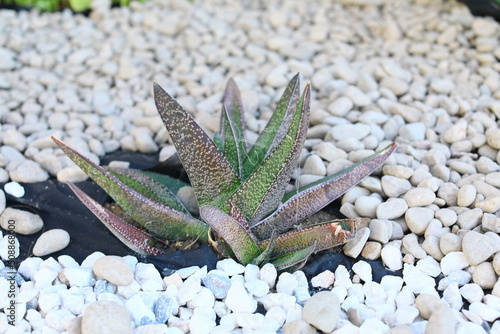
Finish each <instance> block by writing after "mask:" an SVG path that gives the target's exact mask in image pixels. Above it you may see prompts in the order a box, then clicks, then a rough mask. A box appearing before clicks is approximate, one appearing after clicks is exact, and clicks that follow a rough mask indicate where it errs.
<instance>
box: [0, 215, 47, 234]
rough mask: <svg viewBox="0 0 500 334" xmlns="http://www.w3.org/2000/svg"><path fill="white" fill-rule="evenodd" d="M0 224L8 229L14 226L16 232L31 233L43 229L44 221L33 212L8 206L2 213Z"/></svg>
mask: <svg viewBox="0 0 500 334" xmlns="http://www.w3.org/2000/svg"><path fill="white" fill-rule="evenodd" d="M0 226H1V227H2V228H3V229H4V230H7V231H8V230H10V229H12V228H13V230H14V232H16V233H19V234H23V235H30V234H34V233H36V232H38V231H40V230H41V229H42V227H43V221H42V218H40V216H39V215H35V214H33V213H31V212H28V211H23V210H18V209H14V208H6V209H5V210H4V211H3V213H2V214H1V215H0Z"/></svg>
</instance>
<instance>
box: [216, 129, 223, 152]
mask: <svg viewBox="0 0 500 334" xmlns="http://www.w3.org/2000/svg"><path fill="white" fill-rule="evenodd" d="M214 144H215V146H217V148H218V149H219V151H221V152H224V145H223V144H222V137H221V134H220V132H214Z"/></svg>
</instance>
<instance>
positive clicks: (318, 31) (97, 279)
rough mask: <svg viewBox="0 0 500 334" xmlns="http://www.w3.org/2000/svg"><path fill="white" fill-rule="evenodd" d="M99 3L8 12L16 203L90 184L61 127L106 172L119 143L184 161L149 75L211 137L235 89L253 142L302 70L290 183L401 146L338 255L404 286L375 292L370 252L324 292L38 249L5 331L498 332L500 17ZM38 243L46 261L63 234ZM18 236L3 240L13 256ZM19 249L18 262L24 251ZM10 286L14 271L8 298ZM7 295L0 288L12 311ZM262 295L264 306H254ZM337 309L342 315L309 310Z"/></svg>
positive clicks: (273, 280)
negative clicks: (82, 8)
mask: <svg viewBox="0 0 500 334" xmlns="http://www.w3.org/2000/svg"><path fill="white" fill-rule="evenodd" d="M93 6H94V9H95V10H94V11H93V12H92V14H91V16H90V17H84V16H81V15H76V16H74V15H72V14H71V13H69V12H63V13H55V14H40V13H37V12H35V11H33V12H20V13H15V12H11V11H6V10H2V11H0V120H1V127H0V181H1V182H8V181H12V182H9V183H7V184H6V185H5V187H4V191H5V192H6V193H8V194H11V195H13V196H16V197H22V196H23V195H24V189H23V188H22V186H21V185H19V183H18V182H21V183H23V182H38V181H43V180H46V179H48V178H49V177H56V178H57V179H58V180H59V181H81V180H83V179H85V178H86V176H85V175H84V174H83V173H82V172H81V171H79V170H78V169H77V168H75V166H74V165H73V164H72V163H71V162H70V161H69V160H68V159H67V158H66V157H65V156H64V154H63V153H62V152H61V151H60V150H59V149H56V148H55V145H54V143H53V142H52V141H51V140H50V138H49V136H50V135H55V136H57V137H58V138H60V139H62V140H64V141H65V142H67V143H68V144H70V145H71V146H73V147H75V148H76V149H78V150H79V151H81V152H82V153H83V154H85V155H86V156H88V157H89V158H90V159H91V160H93V161H95V162H99V160H100V158H101V157H102V156H103V155H105V154H106V153H109V152H112V151H115V150H118V149H123V150H130V151H138V152H143V153H151V152H161V153H160V157H161V159H166V158H167V157H169V156H170V155H172V153H173V147H172V145H171V144H170V143H169V141H168V140H169V139H168V134H167V133H166V131H165V130H164V129H163V126H162V124H161V120H160V118H159V116H158V114H157V112H156V109H155V107H154V103H153V98H152V91H151V87H152V86H151V85H152V82H153V81H156V82H158V83H159V84H160V85H162V86H163V87H164V88H165V89H166V90H167V91H168V92H169V93H171V94H172V95H173V96H175V97H176V98H177V99H178V101H179V102H180V104H181V105H182V106H184V108H186V109H187V110H188V111H189V112H191V113H193V114H194V115H195V117H196V119H197V121H199V122H200V123H201V124H202V125H203V127H204V128H205V129H206V130H207V131H208V132H210V133H212V132H214V131H216V130H217V128H218V112H219V110H220V98H221V94H222V92H223V90H224V87H225V84H226V82H227V80H228V78H230V77H232V78H234V79H235V80H236V82H237V83H238V85H239V86H240V88H241V92H242V98H243V102H244V105H245V106H246V107H247V109H246V110H247V118H248V127H249V129H250V130H251V131H252V133H250V134H249V137H250V138H255V133H257V132H258V131H260V130H261V129H262V128H263V125H264V124H265V121H266V119H268V118H269V117H270V113H271V108H272V107H273V106H274V104H275V103H276V102H277V100H278V98H279V97H280V95H281V92H282V90H283V89H284V87H285V85H286V83H287V82H288V80H289V79H290V78H291V77H292V76H293V75H294V74H295V73H296V72H300V73H301V75H302V78H303V79H305V80H310V81H311V84H312V102H311V130H310V132H309V134H308V139H307V141H306V149H305V150H304V152H303V155H302V157H303V158H304V159H302V161H301V164H300V166H299V168H298V169H297V172H296V173H295V174H294V175H296V176H299V175H300V176H299V177H297V183H298V184H299V185H302V184H307V183H309V182H314V181H315V180H317V179H318V178H319V177H321V176H323V175H329V174H332V173H336V172H338V171H340V170H342V169H343V168H346V167H348V166H350V165H351V164H352V163H353V162H356V161H359V160H360V159H362V158H363V157H365V156H367V155H368V154H370V153H371V152H373V151H374V150H376V149H378V148H380V147H383V146H385V145H386V144H388V143H389V142H390V141H396V142H398V144H399V147H398V150H397V152H396V153H395V154H393V155H392V156H391V157H390V158H389V159H388V161H387V162H386V163H385V165H384V166H383V168H380V169H379V170H378V171H377V172H376V173H375V174H374V175H372V176H371V177H369V178H367V179H366V180H364V181H363V182H362V183H361V184H360V185H358V186H357V187H354V188H353V189H351V190H350V191H349V192H348V193H347V194H346V195H345V196H344V197H343V199H342V206H341V209H340V211H341V212H342V213H344V214H345V215H347V216H349V217H354V216H364V217H370V218H374V219H373V220H372V222H371V223H370V225H369V226H368V227H364V228H361V229H360V230H359V231H358V233H357V235H356V237H355V238H354V239H353V240H351V241H350V242H348V243H347V244H346V245H345V246H344V247H343V249H342V251H343V252H344V253H345V254H346V255H348V256H351V257H354V258H357V257H358V256H360V255H361V256H363V257H365V258H366V259H370V260H372V259H373V260H375V259H379V260H380V261H382V262H383V264H384V265H385V266H386V267H388V268H389V269H391V270H400V269H402V271H403V278H402V279H401V278H397V277H394V276H385V277H384V278H383V279H382V281H381V282H380V283H377V282H373V281H372V272H371V267H370V265H369V264H368V262H365V261H364V260H361V259H360V260H359V261H358V262H357V263H356V265H355V266H354V268H353V272H351V273H349V272H348V271H347V270H346V268H345V267H343V266H339V267H337V268H324V269H325V272H324V273H321V274H320V275H318V276H317V277H315V278H313V279H312V280H311V284H312V286H314V287H320V288H322V289H326V290H331V293H329V295H321V294H316V295H314V296H313V297H311V293H310V292H311V291H312V290H309V289H308V285H307V281H306V279H305V276H304V275H303V273H302V272H300V271H298V272H296V273H294V274H281V275H280V276H278V275H277V273H276V270H275V269H274V267H272V266H271V265H266V266H264V267H263V268H261V269H260V270H259V269H258V268H256V267H254V266H247V267H243V266H241V265H238V264H237V263H235V262H234V261H231V260H223V261H221V262H219V264H218V266H217V270H213V271H210V272H208V273H207V270H206V268H185V269H182V270H180V271H179V272H178V273H175V274H173V275H171V276H169V277H164V278H162V277H161V276H160V274H159V273H158V272H157V271H156V269H155V268H153V267H152V266H151V265H146V264H141V263H137V259H135V258H134V257H132V256H128V257H124V258H123V259H122V258H111V259H110V260H109V261H110V262H111V263H115V262H116V263H119V264H117V265H116V266H115V265H113V266H110V265H106V262H104V264H103V263H99V262H98V261H100V259H102V258H103V257H104V255H103V254H99V253H95V254H93V255H91V256H89V258H87V260H85V261H84V262H83V263H82V264H78V263H76V262H75V261H74V260H73V259H71V258H69V257H65V256H61V257H59V258H58V259H57V260H56V259H53V258H48V259H47V260H41V259H39V258H37V257H32V258H29V259H28V260H26V261H24V262H23V263H22V264H21V265H20V266H19V273H20V274H21V275H22V276H23V278H24V280H20V281H19V282H17V283H16V285H18V286H19V287H18V288H16V289H17V290H16V293H17V302H18V304H17V306H18V308H17V314H18V319H17V325H16V326H17V327H16V329H13V328H12V326H10V325H9V324H8V323H7V317H6V313H0V333H3V332H6V331H8V332H9V333H18V332H22V331H27V332H33V333H58V332H63V331H67V332H79V330H80V328H82V329H83V332H84V333H85V332H87V333H88V332H95V331H96V328H102V327H99V326H107V325H110V324H113V326H117V327H113V328H111V329H110V330H111V331H113V332H120V333H152V332H155V333H156V332H164V333H188V332H191V333H229V332H230V333H253V332H259V333H275V332H277V331H280V328H282V329H281V332H282V333H314V332H315V329H314V328H316V329H320V330H324V331H327V332H329V331H331V330H332V328H335V329H336V330H339V332H342V333H358V332H359V331H361V332H363V331H366V330H368V329H369V330H376V331H377V332H381V333H387V332H389V331H391V332H414V333H424V332H434V333H438V332H454V331H455V332H457V333H485V332H488V331H490V332H491V333H494V332H498V331H500V320H498V319H499V318H500V283H499V282H500V281H499V279H498V277H499V275H500V255H499V254H500V252H499V251H500V237H499V236H498V233H500V190H499V187H500V166H499V163H500V153H499V150H500V127H499V122H498V119H500V75H499V72H500V44H499V37H500V28H499V24H498V23H496V22H495V21H493V20H492V19H490V18H475V17H473V16H471V15H470V13H469V12H468V10H467V9H466V7H464V6H463V5H461V4H459V3H456V2H453V1H452V2H450V1H430V0H413V1H410V0H408V1H402V2H390V1H387V2H385V1H382V0H339V1H336V2H332V1H319V2H304V1H298V0H292V1H278V2H272V3H268V2H266V1H261V2H252V3H251V4H246V5H244V4H243V3H241V2H234V3H228V2H226V1H218V0H210V1H201V2H200V1H198V2H194V3H191V2H188V1H185V0H175V1H170V2H165V1H160V0H157V1H154V0H153V1H150V2H147V3H144V4H138V3H132V4H131V7H130V8H117V9H109V3H108V1H107V0H95V1H94V4H93ZM243 6H246V7H243ZM186 192H188V190H186ZM3 195H4V193H3V191H1V190H0V213H2V212H3V213H2V215H1V217H0V219H1V221H2V228H4V229H8V226H6V225H8V216H9V215H11V214H13V211H12V210H13V209H12V208H7V209H6V210H5V211H4V207H5V200H4V196H3ZM194 209H195V208H193V210H194ZM15 214H21V215H25V217H24V216H23V218H22V220H23V222H26V224H23V226H22V228H23V231H18V233H26V231H28V233H33V231H38V230H40V229H41V228H42V226H41V224H40V221H39V220H38V219H37V217H36V216H33V215H32V214H31V213H22V212H21V213H15ZM16 219H17V218H16ZM19 219H21V218H19ZM30 222H31V223H32V224H31V225H30ZM16 227H18V226H17V225H16ZM18 228H20V227H18ZM29 231H31V232H29ZM49 232H50V231H49ZM61 233H62V232H61ZM70 237H71V236H70ZM43 239H44V238H41V240H39V242H40V243H41V245H39V244H37V245H38V247H37V252H38V251H39V250H40V249H43V250H44V251H43V252H42V253H44V252H46V250H47V247H49V251H50V247H52V249H53V250H54V249H60V247H64V244H65V243H66V242H67V240H68V238H67V236H66V235H64V236H63V235H62V234H60V235H59V239H60V242H61V243H60V244H59V245H54V244H50V241H49V244H48V245H47V244H45V245H44V244H43ZM8 244H9V235H8V233H7V231H6V230H3V235H2V239H1V240H0V255H1V256H2V259H3V260H7V259H8V251H7V245H8ZM14 248H15V254H18V251H19V244H18V243H16V242H14ZM40 254H41V253H40ZM105 258H106V259H107V258H108V257H105ZM98 259H99V260H98ZM113 261H114V262H113ZM111 267H113V270H115V271H113V270H112V269H111ZM3 270H6V269H3ZM116 270H119V272H116ZM3 275H4V276H5V275H7V274H6V273H5V274H3ZM5 277H7V276H5ZM132 277H133V279H132ZM130 279H132V281H131V282H129V281H130ZM111 281H112V282H114V283H111ZM9 284H10V283H9V281H7V280H6V279H5V278H0V291H7V289H8V288H9ZM315 296H317V297H315ZM309 302H310V303H311V304H309V305H308V304H307V303H309ZM8 303H9V299H8V298H7V295H6V294H3V293H2V294H1V295H0V309H4V312H6V307H7V305H8ZM259 304H260V305H261V306H262V307H264V309H265V312H264V314H260V313H254V312H255V310H256V309H257V306H258V305H259ZM325 304H329V305H334V307H332V308H329V309H326V310H325V311H324V312H310V311H309V310H311V309H313V310H318V309H320V308H321V307H322V305H325ZM103 315H104V316H103ZM110 319H111V320H110ZM96 326H97V327H96ZM313 326H314V327H313ZM332 326H333V327H332Z"/></svg>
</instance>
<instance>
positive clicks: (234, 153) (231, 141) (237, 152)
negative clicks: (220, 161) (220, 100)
mask: <svg viewBox="0 0 500 334" xmlns="http://www.w3.org/2000/svg"><path fill="white" fill-rule="evenodd" d="M222 114H223V117H222V119H223V121H224V122H223V123H224V142H223V143H222V146H223V148H224V151H223V152H224V156H225V157H226V159H227V161H229V163H230V164H231V166H232V167H233V169H234V170H235V171H236V173H237V174H238V176H240V177H241V175H242V161H243V160H242V156H241V149H242V148H241V147H240V144H239V143H238V140H239V139H238V134H237V129H236V124H234V122H232V121H231V120H230V117H229V115H228V112H227V109H226V107H225V106H224V105H223V106H222ZM243 153H246V152H243Z"/></svg>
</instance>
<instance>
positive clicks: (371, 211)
mask: <svg viewBox="0 0 500 334" xmlns="http://www.w3.org/2000/svg"><path fill="white" fill-rule="evenodd" d="M381 202H382V201H381V200H380V199H379V198H377V197H373V196H360V197H358V198H357V199H356V201H355V202H354V208H355V209H356V212H357V213H359V215H360V216H361V217H369V218H375V217H376V212H377V207H378V206H379V205H380V203H381Z"/></svg>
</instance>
